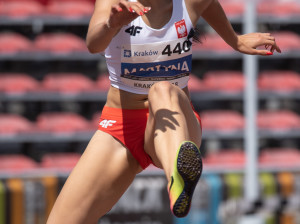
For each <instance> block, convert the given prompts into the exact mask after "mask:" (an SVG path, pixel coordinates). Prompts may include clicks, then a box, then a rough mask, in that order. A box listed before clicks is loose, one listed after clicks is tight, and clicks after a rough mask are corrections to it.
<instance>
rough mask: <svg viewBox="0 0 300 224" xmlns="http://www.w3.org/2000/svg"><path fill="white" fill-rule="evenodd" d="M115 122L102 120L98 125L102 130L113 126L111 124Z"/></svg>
mask: <svg viewBox="0 0 300 224" xmlns="http://www.w3.org/2000/svg"><path fill="white" fill-rule="evenodd" d="M116 122H117V121H113V120H103V121H101V122H100V124H99V125H101V126H102V127H103V128H107V127H110V126H113V124H114V123H116Z"/></svg>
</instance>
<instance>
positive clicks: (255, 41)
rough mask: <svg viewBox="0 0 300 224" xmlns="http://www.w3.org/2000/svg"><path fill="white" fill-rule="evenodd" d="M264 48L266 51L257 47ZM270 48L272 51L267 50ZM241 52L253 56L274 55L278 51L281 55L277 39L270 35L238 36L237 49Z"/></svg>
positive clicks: (251, 34)
mask: <svg viewBox="0 0 300 224" xmlns="http://www.w3.org/2000/svg"><path fill="white" fill-rule="evenodd" d="M260 46H264V47H265V50H257V49H256V48H257V47H260ZM269 47H270V50H267V49H268V48H269ZM236 50H238V51H239V52H241V53H244V54H251V55H264V56H266V55H273V52H274V51H275V50H276V51H277V52H278V53H281V50H280V48H279V47H278V46H277V44H276V41H275V37H273V36H272V35H271V34H270V33H249V34H245V35H239V36H238V44H237V49H236Z"/></svg>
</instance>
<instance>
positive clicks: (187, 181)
mask: <svg viewBox="0 0 300 224" xmlns="http://www.w3.org/2000/svg"><path fill="white" fill-rule="evenodd" d="M201 173H202V159H201V154H200V151H199V149H198V147H197V146H196V145H195V144H194V143H193V142H190V141H185V142H183V143H182V144H181V145H180V148H179V150H178V153H177V157H176V160H175V164H174V171H173V175H172V176H171V180H170V182H169V184H168V191H169V198H170V207H171V211H172V213H173V214H174V215H175V216H176V217H179V218H180V217H184V216H186V215H187V214H188V213H189V210H190V207H191V202H192V197H193V193H194V190H195V187H196V185H197V183H198V181H199V179H200V176H201Z"/></svg>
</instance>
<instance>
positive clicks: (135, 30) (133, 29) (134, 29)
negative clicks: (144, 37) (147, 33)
mask: <svg viewBox="0 0 300 224" xmlns="http://www.w3.org/2000/svg"><path fill="white" fill-rule="evenodd" d="M142 29H143V27H140V26H134V25H132V26H131V27H129V28H128V29H126V30H125V32H126V33H129V34H130V35H131V36H135V35H136V34H137V33H140V31H141V30H142Z"/></svg>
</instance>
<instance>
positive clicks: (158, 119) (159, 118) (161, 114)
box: [154, 109, 179, 137]
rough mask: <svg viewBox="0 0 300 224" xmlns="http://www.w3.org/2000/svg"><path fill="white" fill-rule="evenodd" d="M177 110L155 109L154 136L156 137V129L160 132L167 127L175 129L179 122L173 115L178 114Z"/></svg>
mask: <svg viewBox="0 0 300 224" xmlns="http://www.w3.org/2000/svg"><path fill="white" fill-rule="evenodd" d="M178 114H179V113H178V112H175V111H171V110H168V109H160V110H158V111H156V113H155V115H154V117H155V123H156V125H155V131H154V133H155V134H154V137H156V135H157V133H156V131H157V130H160V131H162V132H166V131H167V129H168V128H170V129H172V130H176V126H179V123H178V121H177V119H176V118H175V115H178Z"/></svg>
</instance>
